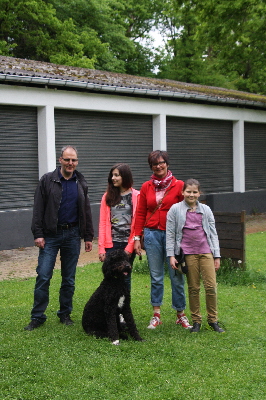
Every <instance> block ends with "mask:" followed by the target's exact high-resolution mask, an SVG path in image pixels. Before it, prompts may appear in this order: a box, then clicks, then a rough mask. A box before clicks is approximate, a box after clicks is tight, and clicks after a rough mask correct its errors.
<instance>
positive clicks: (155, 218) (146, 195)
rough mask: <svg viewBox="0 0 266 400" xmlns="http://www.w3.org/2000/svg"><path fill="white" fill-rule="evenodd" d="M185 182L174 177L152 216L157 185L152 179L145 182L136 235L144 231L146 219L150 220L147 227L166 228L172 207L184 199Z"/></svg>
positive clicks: (141, 195) (141, 194) (141, 193)
mask: <svg viewBox="0 0 266 400" xmlns="http://www.w3.org/2000/svg"><path fill="white" fill-rule="evenodd" d="M183 186H184V182H183V181H180V180H177V179H176V178H175V177H173V180H172V183H171V185H170V186H169V187H168V188H167V189H166V190H167V192H168V193H167V194H166V195H165V197H164V198H163V201H162V204H161V206H160V207H159V208H158V209H157V210H156V211H155V213H154V214H153V215H152V216H151V218H150V215H151V214H152V212H153V210H154V209H155V208H156V206H157V203H156V194H155V187H154V185H153V183H152V181H151V180H150V181H147V182H144V183H143V185H142V187H141V190H140V195H139V202H138V208H137V212H136V222H135V235H136V236H140V235H142V233H143V228H144V225H145V222H146V220H148V222H147V223H146V225H145V228H151V229H160V230H162V231H165V230H166V215H167V212H168V211H169V209H170V207H171V206H172V205H173V204H175V203H179V202H180V201H182V200H183V195H182V193H181V192H182V190H183Z"/></svg>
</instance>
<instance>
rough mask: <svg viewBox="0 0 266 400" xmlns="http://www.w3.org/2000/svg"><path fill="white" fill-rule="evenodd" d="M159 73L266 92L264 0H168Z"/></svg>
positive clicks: (210, 83) (171, 76)
mask: <svg viewBox="0 0 266 400" xmlns="http://www.w3.org/2000/svg"><path fill="white" fill-rule="evenodd" d="M161 7H162V13H161V15H160V16H159V18H158V20H159V22H160V23H161V25H162V26H163V30H164V32H165V33H166V34H167V36H168V41H167V44H166V47H165V49H162V50H161V51H160V52H159V53H158V54H157V57H156V61H157V65H158V66H159V76H160V77H162V78H170V79H177V80H181V81H186V82H194V83H200V84H205V85H213V86H223V87H229V88H235V89H240V90H246V91H252V92H257V93H266V79H265V78H266V63H265V61H266V49H265V46H266V44H265V43H266V28H265V15H266V3H265V1H264V0H234V1H231V0H215V1H214V0H185V1H180V0H166V1H165V2H163V3H162V4H161Z"/></svg>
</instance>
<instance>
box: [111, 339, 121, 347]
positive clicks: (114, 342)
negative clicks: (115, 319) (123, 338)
mask: <svg viewBox="0 0 266 400" xmlns="http://www.w3.org/2000/svg"><path fill="white" fill-rule="evenodd" d="M112 344H114V345H115V346H119V345H120V342H119V340H114V341H113V342H112Z"/></svg>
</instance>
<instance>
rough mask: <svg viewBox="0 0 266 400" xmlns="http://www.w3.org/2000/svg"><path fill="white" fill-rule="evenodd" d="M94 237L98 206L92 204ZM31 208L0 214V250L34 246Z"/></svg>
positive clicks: (96, 234) (96, 231) (96, 229)
mask: <svg viewBox="0 0 266 400" xmlns="http://www.w3.org/2000/svg"><path fill="white" fill-rule="evenodd" d="M91 210H92V219H93V226H94V236H95V237H98V224H99V222H98V221H99V210H100V205H99V204H92V205H91ZM31 219H32V208H27V209H18V210H6V211H1V212H0V226H1V231H2V232H1V236H0V250H10V249H17V248H19V247H30V246H33V245H34V241H33V236H32V233H31Z"/></svg>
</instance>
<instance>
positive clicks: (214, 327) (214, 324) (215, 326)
mask: <svg viewBox="0 0 266 400" xmlns="http://www.w3.org/2000/svg"><path fill="white" fill-rule="evenodd" d="M208 324H209V326H210V327H211V328H212V330H213V331H215V332H219V333H225V330H224V329H222V328H221V327H220V326H219V325H218V322H209V323H208Z"/></svg>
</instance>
